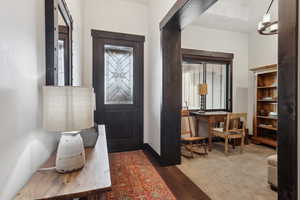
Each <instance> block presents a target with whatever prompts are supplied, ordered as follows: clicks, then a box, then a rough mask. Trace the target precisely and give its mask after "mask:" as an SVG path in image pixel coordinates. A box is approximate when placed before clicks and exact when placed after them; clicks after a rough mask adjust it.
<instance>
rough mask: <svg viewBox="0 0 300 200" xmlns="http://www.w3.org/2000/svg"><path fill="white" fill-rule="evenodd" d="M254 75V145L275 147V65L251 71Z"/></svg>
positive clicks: (276, 103) (276, 121)
mask: <svg viewBox="0 0 300 200" xmlns="http://www.w3.org/2000/svg"><path fill="white" fill-rule="evenodd" d="M251 71H253V72H254V74H255V79H256V80H255V94H256V95H255V112H254V136H253V137H252V141H253V142H254V143H256V144H261V143H262V144H266V145H269V146H272V147H276V146H277V134H278V127H277V124H278V116H277V106H278V101H277V96H278V90H277V86H278V78H277V77H278V74H277V65H268V66H263V67H258V68H255V69H251Z"/></svg>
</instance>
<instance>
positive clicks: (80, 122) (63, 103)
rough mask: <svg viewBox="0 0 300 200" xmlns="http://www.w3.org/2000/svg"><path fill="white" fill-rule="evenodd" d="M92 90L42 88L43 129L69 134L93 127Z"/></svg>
mask: <svg viewBox="0 0 300 200" xmlns="http://www.w3.org/2000/svg"><path fill="white" fill-rule="evenodd" d="M94 97H95V96H94V90H93V88H82V87H53V86H44V87H43V127H44V129H46V130H47V131H52V132H71V131H79V130H82V129H86V128H91V127H92V126H93V125H94V116H93V115H94V108H95V100H94V99H95V98H94Z"/></svg>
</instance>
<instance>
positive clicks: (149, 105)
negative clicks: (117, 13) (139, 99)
mask: <svg viewBox="0 0 300 200" xmlns="http://www.w3.org/2000/svg"><path fill="white" fill-rule="evenodd" d="M175 2H176V0H163V1H161V0H151V1H149V23H148V26H149V35H148V42H149V63H148V65H149V67H148V69H145V74H147V76H146V77H145V99H146V101H145V113H146V115H145V125H144V138H145V142H147V143H149V144H150V146H151V147H152V148H153V149H154V150H155V151H156V152H157V153H158V154H160V113H161V103H162V54H161V46H160V30H159V23H160V21H161V20H162V19H163V17H164V16H165V15H166V14H167V12H168V11H169V9H170V8H171V7H172V5H173V4H174V3H175Z"/></svg>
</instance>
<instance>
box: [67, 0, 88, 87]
mask: <svg viewBox="0 0 300 200" xmlns="http://www.w3.org/2000/svg"><path fill="white" fill-rule="evenodd" d="M66 3H67V5H68V8H69V10H70V12H71V15H72V18H73V21H74V23H73V85H75V86H80V85H82V83H83V76H82V73H83V72H82V71H83V66H84V65H83V2H82V0H66Z"/></svg>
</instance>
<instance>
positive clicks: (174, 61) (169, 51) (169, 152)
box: [160, 0, 217, 165]
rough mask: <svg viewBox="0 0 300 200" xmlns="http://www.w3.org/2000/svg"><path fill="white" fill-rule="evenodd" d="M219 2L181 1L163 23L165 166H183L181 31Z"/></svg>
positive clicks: (162, 147)
mask: <svg viewBox="0 0 300 200" xmlns="http://www.w3.org/2000/svg"><path fill="white" fill-rule="evenodd" d="M216 1H217V0H178V1H177V2H176V3H175V4H174V6H173V7H172V8H171V10H170V11H169V12H168V13H167V15H166V16H165V18H164V19H163V20H162V22H161V23H160V29H161V45H162V47H161V48H162V60H163V88H162V90H163V96H162V107H161V131H160V132H161V152H160V155H161V163H162V164H163V165H175V164H179V163H180V162H181V157H180V128H181V127H180V126H181V125H180V124H181V116H180V110H181V104H182V101H181V98H182V67H181V63H182V62H181V61H182V57H181V56H182V55H181V30H182V29H183V28H184V27H185V26H187V25H188V24H189V23H190V22H192V20H193V19H195V18H196V17H197V16H199V15H201V14H202V13H203V12H204V11H205V10H207V9H208V8H209V7H210V6H211V5H213V4H214V3H215V2H216Z"/></svg>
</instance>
